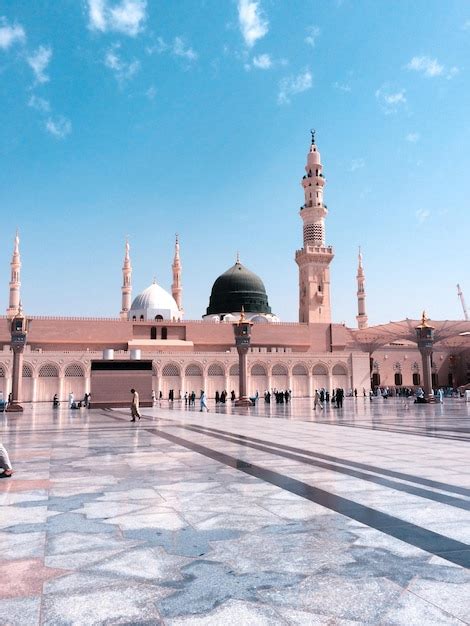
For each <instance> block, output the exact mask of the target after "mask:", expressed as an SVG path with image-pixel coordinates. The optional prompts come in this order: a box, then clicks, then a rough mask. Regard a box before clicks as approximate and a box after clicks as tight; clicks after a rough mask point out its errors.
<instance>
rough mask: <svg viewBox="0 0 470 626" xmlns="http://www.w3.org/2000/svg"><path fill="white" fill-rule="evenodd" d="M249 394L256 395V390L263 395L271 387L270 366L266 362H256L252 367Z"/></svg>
mask: <svg viewBox="0 0 470 626" xmlns="http://www.w3.org/2000/svg"><path fill="white" fill-rule="evenodd" d="M250 374H251V376H250V382H249V387H248V388H249V394H250V395H251V396H254V395H255V394H256V392H258V393H259V395H260V396H262V395H263V394H264V392H265V390H266V389H268V387H269V380H268V367H267V365H265V364H264V363H254V364H253V365H252V366H251V368H250Z"/></svg>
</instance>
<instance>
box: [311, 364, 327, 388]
mask: <svg viewBox="0 0 470 626" xmlns="http://www.w3.org/2000/svg"><path fill="white" fill-rule="evenodd" d="M312 375H313V392H315V389H318V390H319V389H326V390H328V388H329V382H330V381H329V378H328V366H327V365H325V363H316V364H315V365H314V366H313V369H312Z"/></svg>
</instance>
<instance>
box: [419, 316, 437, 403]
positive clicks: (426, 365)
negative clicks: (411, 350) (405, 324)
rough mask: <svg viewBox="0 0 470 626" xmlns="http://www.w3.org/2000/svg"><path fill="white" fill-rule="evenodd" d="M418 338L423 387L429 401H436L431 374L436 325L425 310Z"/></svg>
mask: <svg viewBox="0 0 470 626" xmlns="http://www.w3.org/2000/svg"><path fill="white" fill-rule="evenodd" d="M416 338H417V343H418V349H419V351H420V353H421V358H422V361H423V387H424V393H425V397H426V400H427V401H428V402H434V394H433V390H432V375H431V371H432V370H431V356H432V350H433V346H434V326H431V325H430V324H428V318H427V317H426V313H425V311H423V315H422V317H421V324H420V325H419V326H417V328H416Z"/></svg>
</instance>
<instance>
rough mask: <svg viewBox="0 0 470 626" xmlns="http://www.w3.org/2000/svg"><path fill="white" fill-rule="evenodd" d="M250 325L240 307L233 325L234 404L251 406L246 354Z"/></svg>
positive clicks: (249, 338)
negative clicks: (235, 362) (236, 386)
mask: <svg viewBox="0 0 470 626" xmlns="http://www.w3.org/2000/svg"><path fill="white" fill-rule="evenodd" d="M252 326H253V324H252V322H249V321H248V320H247V319H245V312H244V311H243V309H242V312H241V315H240V319H239V320H238V322H237V323H235V324H234V325H233V332H234V333H235V345H236V347H237V352H238V363H239V375H238V380H239V394H238V400H235V406H253V402H252V401H251V400H250V398H249V397H248V396H247V360H248V359H247V354H248V350H249V348H250V343H251V327H252Z"/></svg>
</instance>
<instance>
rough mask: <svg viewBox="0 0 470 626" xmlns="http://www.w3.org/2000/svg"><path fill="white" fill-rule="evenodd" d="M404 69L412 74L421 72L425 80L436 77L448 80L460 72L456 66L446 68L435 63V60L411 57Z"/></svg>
mask: <svg viewBox="0 0 470 626" xmlns="http://www.w3.org/2000/svg"><path fill="white" fill-rule="evenodd" d="M405 67H406V69H408V70H412V71H414V72H421V73H422V74H423V76H426V78H434V77H436V76H442V77H444V78H447V80H450V79H451V78H454V76H456V75H457V74H458V73H459V72H460V70H459V68H458V67H457V66H455V65H454V66H452V67H450V68H448V69H447V68H446V67H445V65H442V64H441V63H439V62H438V61H437V59H431V58H430V57H427V56H421V57H413V58H412V59H411V61H410V62H409V63H407V65H406V66H405Z"/></svg>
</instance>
